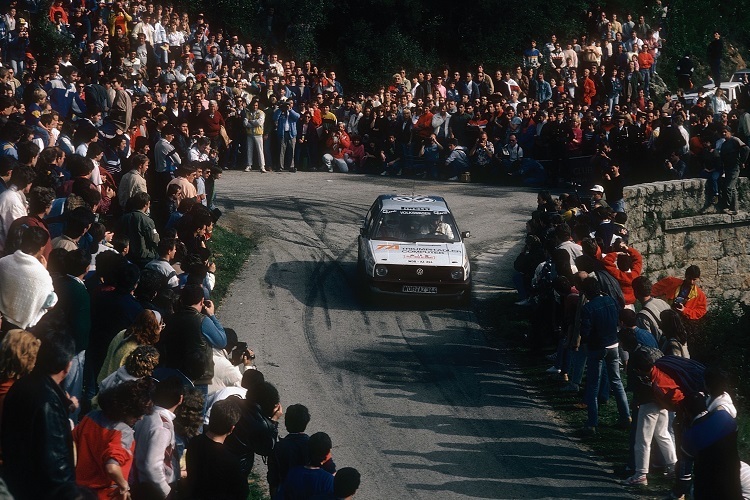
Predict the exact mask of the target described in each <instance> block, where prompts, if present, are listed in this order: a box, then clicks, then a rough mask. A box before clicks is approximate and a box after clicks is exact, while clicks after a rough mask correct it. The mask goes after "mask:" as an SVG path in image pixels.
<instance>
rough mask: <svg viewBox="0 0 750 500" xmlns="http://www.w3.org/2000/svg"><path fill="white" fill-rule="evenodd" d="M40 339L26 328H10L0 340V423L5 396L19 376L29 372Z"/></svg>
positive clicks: (0, 422)
mask: <svg viewBox="0 0 750 500" xmlns="http://www.w3.org/2000/svg"><path fill="white" fill-rule="evenodd" d="M40 345H41V341H40V340H39V339H38V338H36V337H34V335H32V334H31V333H29V332H27V331H26V330H18V329H16V330H10V331H8V333H6V334H5V337H3V341H2V342H0V424H2V416H3V405H4V404H5V396H7V395H8V391H9V390H10V388H11V387H12V386H13V384H14V383H15V382H16V380H18V379H19V378H21V377H23V376H24V375H28V374H29V373H31V370H32V369H33V368H34V365H35V364H36V354H37V353H38V352H39V346H40Z"/></svg>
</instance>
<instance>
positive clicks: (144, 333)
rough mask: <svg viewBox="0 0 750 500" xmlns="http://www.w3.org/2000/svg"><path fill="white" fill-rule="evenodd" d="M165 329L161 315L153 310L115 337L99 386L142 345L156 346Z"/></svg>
mask: <svg viewBox="0 0 750 500" xmlns="http://www.w3.org/2000/svg"><path fill="white" fill-rule="evenodd" d="M162 328H164V322H163V321H162V317H161V314H160V313H159V312H158V311H154V310H152V309H146V310H145V311H143V312H142V313H141V314H140V315H138V317H137V318H136V319H135V322H134V323H133V324H132V325H130V327H129V328H127V329H125V330H122V331H121V332H120V333H118V334H117V335H115V337H114V338H113V339H112V342H110V343H109V348H108V349H107V356H106V357H105V358H104V364H103V365H102V369H101V370H99V376H98V377H97V378H96V382H97V384H99V385H101V383H102V381H103V380H104V379H105V378H107V377H108V376H110V375H111V374H113V373H114V372H116V371H117V369H118V368H120V367H121V366H123V365H124V364H125V359H126V358H127V357H128V356H129V355H130V353H131V352H133V351H134V350H135V348H136V347H138V346H142V345H155V344H156V343H157V342H158V341H159V336H160V335H161V330H162Z"/></svg>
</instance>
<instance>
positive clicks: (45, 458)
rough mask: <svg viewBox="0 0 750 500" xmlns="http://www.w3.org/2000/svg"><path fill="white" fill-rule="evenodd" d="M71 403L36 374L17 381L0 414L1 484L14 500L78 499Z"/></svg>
mask: <svg viewBox="0 0 750 500" xmlns="http://www.w3.org/2000/svg"><path fill="white" fill-rule="evenodd" d="M69 405H70V400H69V399H68V397H67V396H66V394H65V393H64V392H63V390H62V389H61V388H60V386H59V385H58V384H57V383H55V381H54V380H52V378H51V377H49V376H48V375H46V374H44V373H39V372H38V371H34V372H32V373H31V374H30V375H27V376H26V377H23V378H21V379H20V380H19V381H17V382H16V383H15V384H14V385H13V387H11V389H10V391H9V392H8V396H7V397H6V398H5V405H4V408H3V421H2V422H3V425H2V434H1V435H0V438H1V439H2V447H3V457H4V464H5V480H6V481H7V483H8V488H9V489H10V491H11V493H12V494H13V496H14V497H15V498H16V499H18V500H22V499H26V498H28V499H46V498H50V499H51V498H55V499H68V498H71V499H72V498H76V496H77V489H76V486H75V467H74V465H73V436H72V434H71V432H70V421H69V420H68V408H69Z"/></svg>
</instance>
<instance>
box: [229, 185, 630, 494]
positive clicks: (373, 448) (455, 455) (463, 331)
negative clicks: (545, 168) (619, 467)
mask: <svg viewBox="0 0 750 500" xmlns="http://www.w3.org/2000/svg"><path fill="white" fill-rule="evenodd" d="M217 189H218V193H219V199H220V200H221V205H222V208H223V209H224V210H225V214H226V216H225V221H226V223H227V224H228V225H230V226H234V227H237V228H240V229H241V230H244V231H251V232H253V233H254V234H256V235H258V236H259V237H260V244H259V246H258V248H257V249H256V250H255V251H254V252H253V254H252V255H251V256H250V259H249V261H248V262H247V263H246V264H245V266H244V268H243V270H242V272H241V275H240V277H239V278H238V279H237V281H235V283H234V284H233V285H232V287H231V289H230V293H229V295H228V296H227V298H226V299H225V300H224V302H223V304H222V307H221V311H220V314H219V317H220V319H221V321H222V322H223V323H224V324H225V325H227V326H230V327H233V328H235V329H236V330H237V332H238V334H239V337H240V340H245V341H247V342H248V343H249V345H250V347H251V348H253V349H254V350H255V353H256V355H257V365H258V368H259V369H260V370H262V371H263V373H264V374H265V375H266V379H267V380H269V381H271V382H273V383H274V384H275V385H276V386H277V387H278V389H279V391H280V393H281V397H282V404H283V405H284V406H288V405H289V404H293V403H302V404H305V405H306V406H307V407H308V408H309V409H310V413H311V415H312V421H311V423H310V425H309V427H308V431H309V433H310V434H312V433H313V432H317V431H325V432H327V433H328V434H330V435H331V437H332V440H333V443H334V450H333V454H334V459H335V461H336V463H337V465H338V466H339V467H344V466H352V467H356V468H357V469H358V470H359V471H360V472H361V474H362V486H361V488H360V491H359V492H358V494H357V498H359V499H385V498H387V499H435V498H440V499H443V498H451V499H453V498H456V499H459V498H508V499H511V498H513V499H515V498H625V497H626V496H627V494H626V492H625V490H624V489H622V488H621V487H620V486H618V485H617V483H616V481H615V480H614V479H613V478H612V475H611V474H610V473H608V472H606V471H605V470H603V468H602V467H601V466H600V465H599V464H597V463H596V462H595V461H594V460H593V459H592V458H591V457H590V456H589V455H588V454H587V453H586V452H585V451H582V450H581V449H579V448H578V447H577V446H576V444H575V443H574V442H573V441H572V440H571V439H570V438H569V437H568V435H567V434H566V433H565V432H564V431H561V429H560V426H559V425H558V424H557V423H556V421H555V420H554V418H553V416H552V415H551V413H550V412H549V411H548V409H547V408H546V406H545V405H544V403H542V402H540V401H537V400H536V399H534V397H532V396H530V395H529V392H528V390H527V389H526V387H525V386H524V381H523V378H522V377H521V375H520V374H519V370H518V368H517V367H516V365H515V364H514V362H513V359H512V357H511V356H510V355H508V354H506V353H504V352H503V350H502V349H498V348H495V347H491V346H490V345H488V343H487V341H486V338H485V335H486V333H487V331H486V328H487V326H481V325H479V324H478V323H477V319H476V316H475V315H474V314H473V313H472V311H471V310H470V309H468V310H461V309H451V308H445V307H432V306H430V305H429V304H408V303H404V301H401V300H399V301H396V302H392V303H390V304H388V305H386V306H383V307H377V306H374V305H370V306H367V305H363V304H362V303H360V301H359V300H358V298H357V295H356V293H355V289H356V278H355V267H356V259H357V243H356V242H357V234H358V228H359V220H360V219H361V218H362V217H363V216H364V214H365V212H366V211H367V209H368V208H369V206H370V205H371V204H372V202H373V201H374V200H375V198H376V197H377V195H379V194H382V193H402V194H404V193H408V194H412V193H416V194H424V195H430V194H436V195H443V196H445V197H446V200H447V201H448V203H449V205H450V206H451V208H452V210H453V212H454V215H455V217H456V220H457V222H458V225H459V229H460V230H461V231H471V234H472V237H471V239H469V240H468V241H467V247H468V248H469V252H470V253H471V255H472V263H473V268H474V271H475V275H474V280H475V287H474V303H475V305H476V304H477V303H480V301H491V300H492V299H493V297H497V295H498V294H500V293H508V288H507V287H508V286H509V285H510V274H509V273H510V270H511V268H512V263H513V259H514V258H515V255H516V253H517V252H518V251H519V249H520V247H519V246H518V242H519V241H520V240H521V238H522V234H523V230H524V223H525V221H526V220H527V219H528V217H529V214H530V213H531V211H532V210H533V208H534V203H535V201H536V196H535V195H534V194H533V193H531V192H530V191H527V190H522V189H512V188H502V187H492V186H482V185H475V184H459V183H429V182H424V181H411V180H406V179H399V178H383V177H372V176H368V177H365V176H357V175H344V174H328V173H302V172H300V173H297V174H291V173H267V174H260V173H257V172H251V173H244V172H235V171H231V172H226V173H225V175H224V177H223V179H222V180H221V181H219V182H218V183H217ZM485 305H486V302H485ZM280 427H281V429H282V434H285V432H283V423H282V425H281V426H280ZM258 464H259V461H258ZM258 464H256V467H257V470H258V471H259V472H260V473H261V475H265V466H263V465H262V464H260V465H258Z"/></svg>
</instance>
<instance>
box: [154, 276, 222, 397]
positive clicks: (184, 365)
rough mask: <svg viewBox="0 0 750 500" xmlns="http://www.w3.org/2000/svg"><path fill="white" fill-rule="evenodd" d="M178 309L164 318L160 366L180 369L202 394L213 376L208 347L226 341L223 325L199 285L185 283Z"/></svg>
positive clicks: (211, 360)
mask: <svg viewBox="0 0 750 500" xmlns="http://www.w3.org/2000/svg"><path fill="white" fill-rule="evenodd" d="M180 303H181V305H182V309H180V310H179V311H177V312H175V313H174V314H173V315H172V317H171V318H169V320H168V321H167V326H166V327H165V328H164V331H163V332H162V334H161V338H160V340H159V343H158V344H157V347H158V348H159V351H160V352H161V355H162V358H161V362H162V365H163V366H165V367H167V368H174V369H177V370H180V371H181V372H182V373H183V374H184V375H185V376H186V377H188V378H189V379H190V380H191V381H192V382H193V383H194V384H195V386H196V387H197V388H198V389H200V390H201V391H202V392H203V394H204V395H208V384H210V383H211V379H212V378H213V375H214V362H213V350H212V347H217V348H219V349H223V348H224V347H225V346H226V344H227V337H226V333H225V332H224V327H222V326H221V323H219V320H218V319H216V317H215V316H214V304H213V303H212V302H211V301H210V300H204V293H203V287H202V286H201V285H192V284H191V285H185V287H184V288H183V289H182V292H181V293H180Z"/></svg>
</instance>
